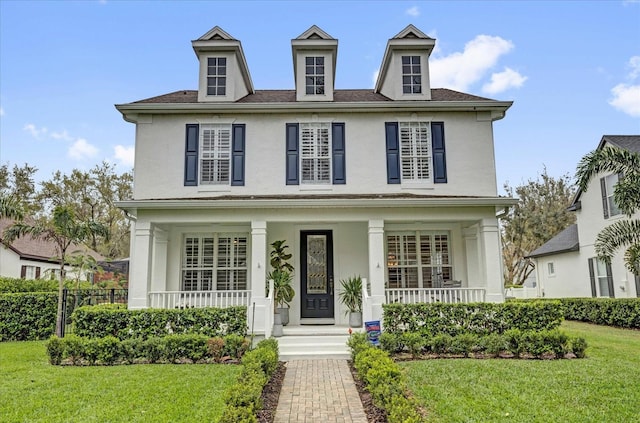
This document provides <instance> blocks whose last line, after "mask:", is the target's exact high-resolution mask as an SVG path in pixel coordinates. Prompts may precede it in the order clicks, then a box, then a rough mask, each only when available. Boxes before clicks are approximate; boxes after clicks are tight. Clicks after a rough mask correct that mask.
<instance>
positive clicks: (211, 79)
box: [191, 26, 253, 102]
mask: <svg viewBox="0 0 640 423" xmlns="http://www.w3.org/2000/svg"><path fill="white" fill-rule="evenodd" d="M191 45H192V46H193V50H194V51H195V53H196V56H198V60H199V61H200V77H199V79H198V101H202V102H231V101H236V100H239V99H241V98H242V97H244V96H246V95H247V94H251V93H253V83H252V82H251V75H250V74H249V67H248V66H247V60H246V59H245V57H244V52H243V51H242V44H241V43H240V41H239V40H236V39H235V38H233V37H232V36H231V35H229V34H227V33H226V32H225V31H223V30H222V28H220V27H219V26H216V27H214V28H213V29H211V30H210V31H209V32H207V33H206V34H204V35H203V36H202V37H200V38H198V39H197V40H194V41H192V42H191Z"/></svg>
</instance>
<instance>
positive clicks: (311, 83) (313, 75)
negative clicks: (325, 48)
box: [305, 56, 324, 95]
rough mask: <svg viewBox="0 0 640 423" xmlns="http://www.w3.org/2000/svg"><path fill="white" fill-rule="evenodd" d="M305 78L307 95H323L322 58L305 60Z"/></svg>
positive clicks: (312, 57) (309, 57) (310, 57)
mask: <svg viewBox="0 0 640 423" xmlns="http://www.w3.org/2000/svg"><path fill="white" fill-rule="evenodd" d="M305 66H306V70H305V76H306V93H307V94H312V95H313V94H324V57H322V56H318V57H315V56H308V57H306V58H305Z"/></svg>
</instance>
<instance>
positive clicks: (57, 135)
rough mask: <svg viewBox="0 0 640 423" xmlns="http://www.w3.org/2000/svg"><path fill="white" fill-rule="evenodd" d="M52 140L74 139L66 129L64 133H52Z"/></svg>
mask: <svg viewBox="0 0 640 423" xmlns="http://www.w3.org/2000/svg"><path fill="white" fill-rule="evenodd" d="M51 138H53V139H56V140H63V141H73V137H71V136H70V135H69V133H68V132H67V130H66V129H63V130H62V132H52V133H51Z"/></svg>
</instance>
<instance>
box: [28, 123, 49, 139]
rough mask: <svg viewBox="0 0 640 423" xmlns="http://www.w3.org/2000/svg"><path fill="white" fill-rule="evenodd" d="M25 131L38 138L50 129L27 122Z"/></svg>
mask: <svg viewBox="0 0 640 423" xmlns="http://www.w3.org/2000/svg"><path fill="white" fill-rule="evenodd" d="M23 129H24V130H25V131H27V132H28V133H30V134H31V136H32V137H34V138H36V139H40V138H41V137H42V136H44V135H46V134H47V132H48V131H49V130H48V129H47V128H38V127H37V126H35V125H34V124H33V123H27V124H26V125H25V126H24V128H23Z"/></svg>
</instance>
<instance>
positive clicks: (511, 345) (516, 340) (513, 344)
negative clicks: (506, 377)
mask: <svg viewBox="0 0 640 423" xmlns="http://www.w3.org/2000/svg"><path fill="white" fill-rule="evenodd" d="M504 338H505V342H506V344H507V350H508V351H509V352H510V353H512V354H513V355H514V357H517V358H519V357H520V355H521V354H522V353H523V352H524V342H523V339H522V331H521V330H520V329H510V330H508V331H506V332H505V333H504Z"/></svg>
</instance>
